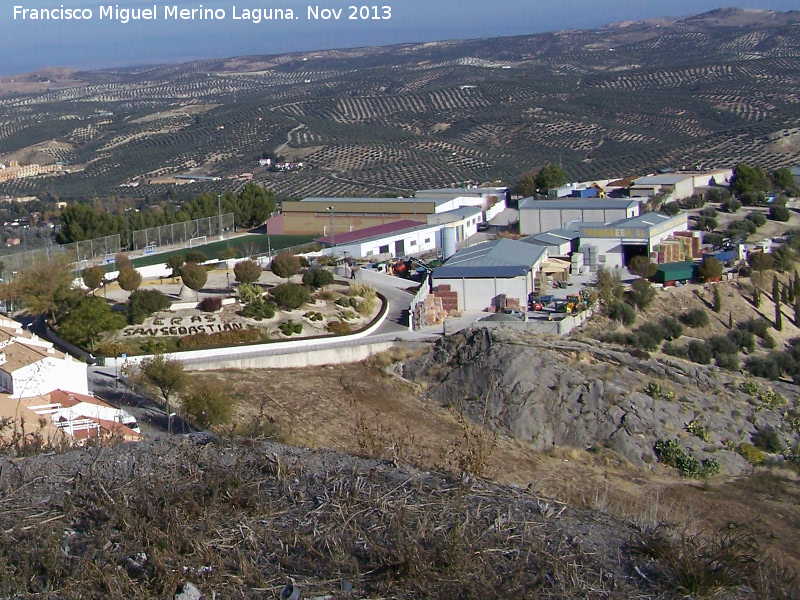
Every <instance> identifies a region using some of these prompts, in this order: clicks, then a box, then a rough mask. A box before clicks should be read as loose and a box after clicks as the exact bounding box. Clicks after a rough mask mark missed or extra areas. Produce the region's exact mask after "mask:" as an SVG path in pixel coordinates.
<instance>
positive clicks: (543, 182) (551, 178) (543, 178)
mask: <svg viewBox="0 0 800 600" xmlns="http://www.w3.org/2000/svg"><path fill="white" fill-rule="evenodd" d="M535 183H536V189H538V190H539V192H540V193H542V194H546V193H547V192H548V190H550V189H552V188H557V187H559V186H562V185H564V184H565V183H567V174H566V173H565V172H564V169H562V168H561V167H559V166H558V165H547V166H546V167H542V168H541V169H539V172H538V173H536V177H535Z"/></svg>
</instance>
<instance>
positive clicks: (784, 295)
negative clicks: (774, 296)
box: [781, 285, 789, 305]
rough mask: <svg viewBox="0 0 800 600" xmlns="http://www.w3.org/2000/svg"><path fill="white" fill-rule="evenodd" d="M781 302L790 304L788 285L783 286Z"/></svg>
mask: <svg viewBox="0 0 800 600" xmlns="http://www.w3.org/2000/svg"><path fill="white" fill-rule="evenodd" d="M781 302H783V303H784V304H787V305H788V304H789V287H788V286H786V285H782V286H781Z"/></svg>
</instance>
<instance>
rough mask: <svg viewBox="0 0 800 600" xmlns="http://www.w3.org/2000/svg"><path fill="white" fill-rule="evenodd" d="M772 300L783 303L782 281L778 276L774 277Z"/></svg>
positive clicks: (777, 303)
mask: <svg viewBox="0 0 800 600" xmlns="http://www.w3.org/2000/svg"><path fill="white" fill-rule="evenodd" d="M772 301H773V302H774V303H775V304H776V305H779V304H780V303H781V282H780V281H778V276H777V275H775V277H773V278H772Z"/></svg>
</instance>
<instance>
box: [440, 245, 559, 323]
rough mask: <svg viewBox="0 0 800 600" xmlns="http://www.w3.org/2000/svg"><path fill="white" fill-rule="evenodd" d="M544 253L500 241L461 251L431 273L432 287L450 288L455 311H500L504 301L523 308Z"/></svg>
mask: <svg viewBox="0 0 800 600" xmlns="http://www.w3.org/2000/svg"><path fill="white" fill-rule="evenodd" d="M547 256H548V255H547V249H546V248H544V247H541V246H533V245H531V244H526V243H524V242H520V241H516V240H509V239H505V238H501V239H498V240H493V241H490V242H483V243H481V244H477V245H475V246H471V247H469V248H465V249H463V250H461V251H459V252H458V253H456V254H455V255H454V256H452V257H451V258H450V259H449V260H448V261H447V262H445V264H444V265H442V266H441V267H438V268H436V269H434V270H433V274H432V276H431V283H432V285H433V286H450V291H452V292H455V293H456V294H457V296H458V310H460V311H484V310H491V309H493V308H502V307H503V305H504V303H505V301H506V300H508V299H511V300H515V301H517V302H518V303H519V305H520V306H527V302H528V295H529V294H530V293H531V292H533V291H534V290H535V287H534V282H535V280H536V275H537V274H538V272H539V271H540V270H541V268H542V264H543V263H544V262H545V261H546V260H547Z"/></svg>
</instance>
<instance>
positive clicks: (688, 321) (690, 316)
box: [680, 308, 708, 327]
mask: <svg viewBox="0 0 800 600" xmlns="http://www.w3.org/2000/svg"><path fill="white" fill-rule="evenodd" d="M680 321H681V323H683V324H684V325H686V326H687V327H705V326H706V325H708V313H706V311H704V310H703V309H702V308H693V309H692V310H690V311H688V312H685V313H683V314H682V315H681V316H680Z"/></svg>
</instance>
